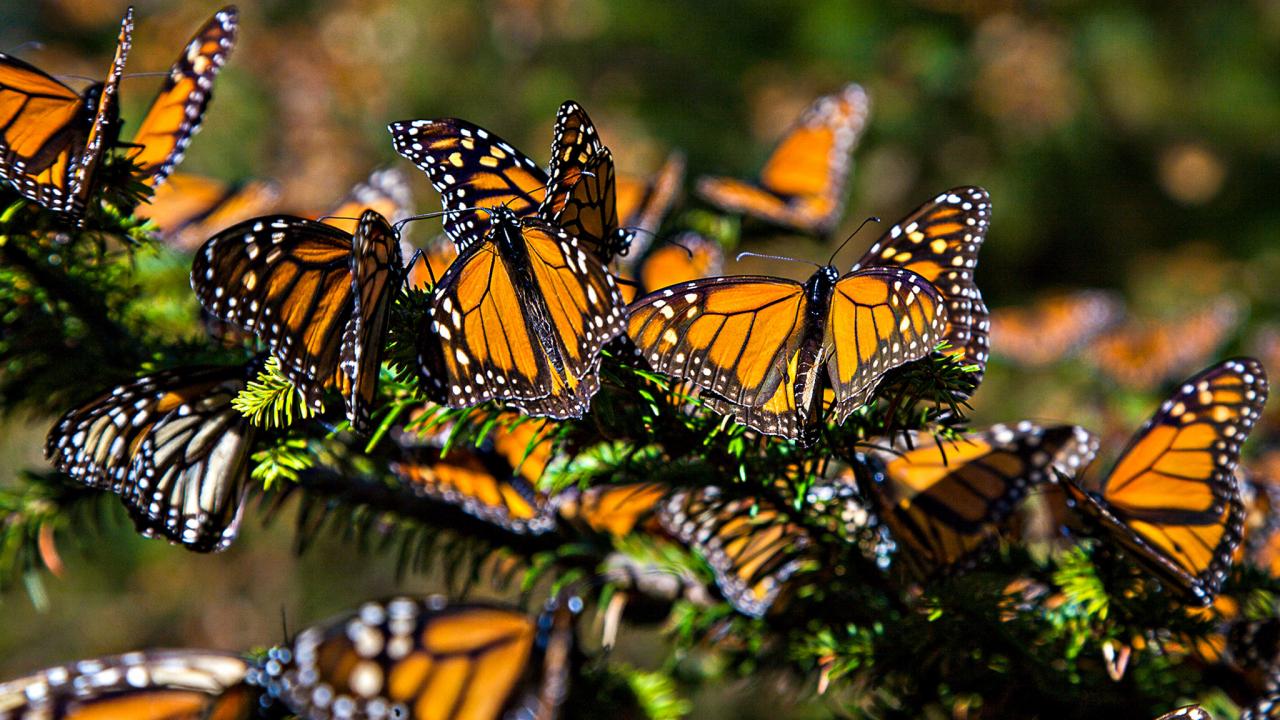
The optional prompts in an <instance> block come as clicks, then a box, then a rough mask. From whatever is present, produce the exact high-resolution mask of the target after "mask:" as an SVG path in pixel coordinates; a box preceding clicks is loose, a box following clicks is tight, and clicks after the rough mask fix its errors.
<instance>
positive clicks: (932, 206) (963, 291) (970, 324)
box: [853, 187, 991, 384]
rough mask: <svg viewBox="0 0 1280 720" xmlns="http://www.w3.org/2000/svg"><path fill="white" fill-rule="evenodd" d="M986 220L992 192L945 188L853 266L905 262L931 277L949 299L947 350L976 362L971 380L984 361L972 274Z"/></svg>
mask: <svg viewBox="0 0 1280 720" xmlns="http://www.w3.org/2000/svg"><path fill="white" fill-rule="evenodd" d="M990 220H991V198H990V196H988V195H987V191H986V190H983V189H982V188H980V187H960V188H954V189H952V190H948V191H947V192H944V193H942V194H940V195H938V196H937V197H935V198H934V199H933V200H930V201H929V202H926V203H924V204H923V205H921V206H920V207H918V208H916V209H915V210H913V211H912V212H911V213H910V214H909V215H907V216H906V217H905V218H903V219H902V220H901V221H899V222H898V223H897V224H895V225H894V226H893V227H891V228H889V231H888V232H886V233H885V234H884V236H882V237H881V238H880V239H879V240H877V241H876V243H875V244H874V245H872V246H871V248H870V249H869V250H867V252H866V254H864V255H863V256H862V259H861V260H859V261H858V263H857V264H856V265H854V266H853V270H854V271H855V272H856V271H858V270H861V269H863V268H874V267H897V268H903V269H904V270H910V271H912V272H914V273H916V274H917V275H919V276H921V277H923V278H924V279H925V280H928V281H929V282H931V283H933V286H934V288H936V289H937V291H938V293H939V294H940V295H941V296H942V299H943V300H944V301H945V302H946V305H947V325H946V328H947V329H946V332H945V334H944V338H945V339H946V341H947V344H948V345H949V346H950V348H951V350H950V351H951V352H954V353H957V354H960V355H961V356H962V357H963V359H964V360H965V361H966V362H968V363H970V364H973V365H976V366H977V367H978V370H977V372H976V373H973V374H972V376H971V379H972V380H973V382H974V383H975V384H976V383H978V382H980V381H981V379H982V373H983V371H984V370H985V368H986V365H987V355H988V350H989V349H990V343H989V342H988V340H987V334H988V332H989V331H990V320H989V317H988V313H987V305H986V303H984V302H983V300H982V293H981V292H979V291H978V286H977V284H976V283H974V280H973V274H974V272H975V271H976V269H977V266H978V251H979V250H980V249H981V248H982V242H983V240H985V239H986V237H987V229H988V228H989V227H990V225H991V222H990Z"/></svg>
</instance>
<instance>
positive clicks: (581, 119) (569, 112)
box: [537, 100, 616, 259]
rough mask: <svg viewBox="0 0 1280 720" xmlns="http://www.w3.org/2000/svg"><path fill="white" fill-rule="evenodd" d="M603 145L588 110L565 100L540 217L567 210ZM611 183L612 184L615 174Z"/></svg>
mask: <svg viewBox="0 0 1280 720" xmlns="http://www.w3.org/2000/svg"><path fill="white" fill-rule="evenodd" d="M603 149H604V145H602V144H601V143H600V136H599V134H598V133H597V132H596V128H595V125H594V124H592V122H591V118H589V117H588V116H587V112H586V111H585V110H583V109H582V106H581V105H579V104H578V103H576V102H574V101H572V100H567V101H565V102H564V103H563V104H562V105H561V106H560V110H559V111H558V112H557V113H556V124H555V129H554V130H553V132H552V137H551V164H550V166H549V167H548V170H547V176H548V178H549V181H548V183H547V189H546V197H544V198H543V200H542V203H541V204H540V205H539V207H538V213H537V214H538V216H539V217H541V218H544V219H554V218H557V217H558V216H559V215H560V214H561V213H562V212H563V211H564V209H565V204H566V203H568V202H569V198H570V195H571V194H572V193H573V191H574V186H575V185H577V184H578V180H579V179H581V178H582V174H583V172H595V171H596V170H595V169H594V168H588V164H590V163H591V162H592V161H593V160H594V159H595V156H596V155H598V154H599V153H600V151H601V150H603ZM609 172H610V174H611V175H612V172H613V164H612V163H610V164H609ZM610 183H611V184H612V177H610ZM615 225H616V216H615ZM565 229H569V228H567V227H566V228H565ZM602 257H604V256H603V255H602ZM606 259H607V258H606Z"/></svg>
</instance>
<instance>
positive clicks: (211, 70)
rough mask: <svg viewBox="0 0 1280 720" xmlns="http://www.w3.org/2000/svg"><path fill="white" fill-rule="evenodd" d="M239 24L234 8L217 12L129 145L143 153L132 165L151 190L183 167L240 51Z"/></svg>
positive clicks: (171, 74)
mask: <svg viewBox="0 0 1280 720" xmlns="http://www.w3.org/2000/svg"><path fill="white" fill-rule="evenodd" d="M238 22H239V12H238V11H237V10H236V8H235V7H234V6H229V7H225V8H223V9H221V10H219V11H217V12H216V13H214V14H213V17H211V18H209V20H208V21H207V22H206V23H205V24H204V26H203V27H201V28H200V30H199V31H197V32H196V34H195V35H194V36H192V38H191V40H190V41H188V42H187V44H186V46H185V47H184V48H183V50H182V54H181V55H179V56H178V59H177V60H176V61H175V62H174V64H173V67H172V68H170V69H169V76H168V77H167V78H165V81H164V85H162V86H161V87H160V92H159V94H157V95H156V99H155V100H153V101H152V103H151V108H150V109H149V110H147V114H146V116H145V117H143V119H142V123H141V124H140V125H139V126H138V132H136V133H134V136H133V141H132V142H131V143H130V144H131V145H135V146H137V147H139V148H140V150H139V151H138V152H137V153H136V154H134V156H133V162H134V164H135V165H136V166H137V167H138V168H139V170H140V171H141V174H142V181H143V182H144V183H146V184H147V185H150V186H152V187H155V186H157V185H160V184H162V183H163V182H164V181H165V178H167V177H169V174H170V173H171V172H173V168H174V167H175V166H176V165H177V164H178V163H179V162H182V156H183V154H184V153H185V152H186V150H187V146H188V145H189V144H190V143H191V138H192V137H193V136H194V135H195V134H196V133H197V132H199V130H200V121H201V120H202V119H203V118H204V112H205V109H206V108H207V107H208V106H209V99H210V97H211V96H212V95H211V94H212V91H213V80H214V78H215V77H217V75H218V72H219V71H221V70H222V66H223V65H225V64H226V62H227V56H228V55H230V54H231V48H232V47H234V46H235V42H236V30H237V23H238Z"/></svg>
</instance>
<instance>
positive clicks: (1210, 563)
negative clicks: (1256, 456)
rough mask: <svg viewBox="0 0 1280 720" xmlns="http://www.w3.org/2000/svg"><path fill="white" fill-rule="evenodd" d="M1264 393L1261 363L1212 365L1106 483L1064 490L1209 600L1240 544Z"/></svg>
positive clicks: (1151, 564) (1192, 594)
mask: <svg viewBox="0 0 1280 720" xmlns="http://www.w3.org/2000/svg"><path fill="white" fill-rule="evenodd" d="M1266 399H1267V379H1266V374H1265V373H1264V372H1263V369H1262V365H1260V364H1259V363H1258V362H1257V361H1256V360H1253V359H1251V358H1237V359H1232V360H1226V361H1223V362H1221V363H1218V364H1217V365H1213V366H1211V367H1209V368H1208V369H1206V370H1204V371H1202V372H1200V373H1199V374H1197V375H1195V376H1194V377H1192V378H1190V379H1188V380H1187V381H1185V382H1184V383H1183V384H1182V385H1181V386H1180V387H1179V388H1178V390H1177V391H1176V392H1174V393H1173V395H1172V396H1170V397H1169V399H1167V400H1165V402H1164V403H1163V404H1162V405H1161V406H1160V408H1159V410H1157V411H1156V413H1155V414H1154V415H1153V416H1152V417H1151V419H1150V420H1148V421H1147V422H1146V424H1144V425H1143V426H1142V427H1141V428H1140V429H1139V430H1138V432H1137V433H1136V434H1135V435H1134V436H1133V438H1132V439H1131V440H1130V441H1129V444H1128V446H1127V447H1126V448H1125V450H1124V451H1123V452H1122V453H1121V455H1120V459H1119V460H1117V461H1116V464H1115V467H1113V468H1112V470H1111V472H1110V473H1109V474H1108V475H1107V476H1106V477H1105V478H1104V479H1102V480H1101V481H1095V482H1088V483H1077V482H1076V481H1074V480H1071V479H1069V478H1064V480H1063V487H1064V488H1065V489H1066V490H1067V493H1068V495H1069V496H1070V498H1071V499H1072V501H1073V502H1074V503H1075V505H1076V506H1077V507H1078V508H1080V509H1082V510H1083V511H1084V512H1085V513H1087V514H1088V515H1089V516H1091V517H1093V518H1094V519H1095V520H1096V521H1097V522H1098V523H1099V524H1100V526H1101V527H1102V529H1103V530H1104V531H1105V532H1106V535H1107V536H1108V537H1110V538H1113V539H1115V540H1116V541H1118V542H1120V543H1121V544H1122V545H1123V546H1124V547H1125V548H1126V549H1128V550H1129V551H1130V552H1131V554H1132V555H1133V557H1134V559H1135V560H1137V561H1138V562H1139V563H1141V564H1142V565H1143V566H1144V567H1146V568H1147V569H1148V570H1150V571H1151V572H1153V573H1155V574H1156V575H1157V576H1158V577H1160V578H1162V579H1164V580H1166V581H1168V582H1169V583H1170V584H1171V586H1172V587H1173V588H1175V589H1177V590H1179V591H1181V592H1182V593H1183V594H1185V595H1187V596H1188V597H1189V598H1191V599H1192V600H1194V601H1195V602H1198V603H1199V604H1201V605H1207V604H1209V603H1210V602H1212V601H1213V598H1214V596H1215V595H1217V593H1218V590H1219V588H1220V587H1221V586H1222V582H1223V581H1224V580H1225V579H1226V575H1227V570H1228V569H1229V568H1230V565H1231V557H1232V554H1233V553H1234V552H1235V550H1236V547H1237V545H1239V543H1240V538H1241V532H1242V525H1243V522H1244V506H1243V503H1242V501H1241V497H1240V488H1239V487H1238V485H1237V483H1236V479H1235V476H1234V473H1235V469H1236V463H1237V462H1238V460H1239V455H1240V445H1241V444H1242V443H1243V442H1244V441H1245V439H1246V438H1247V437H1248V435H1249V430H1250V429H1251V428H1252V427H1253V424H1254V422H1255V421H1256V420H1257V418H1258V414H1259V413H1260V412H1261V410H1262V406H1263V403H1265V402H1266Z"/></svg>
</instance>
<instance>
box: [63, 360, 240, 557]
mask: <svg viewBox="0 0 1280 720" xmlns="http://www.w3.org/2000/svg"><path fill="white" fill-rule="evenodd" d="M257 367H258V366H257V363H251V364H249V365H247V366H233V367H187V368H178V369H174V370H162V371H160V372H157V373H152V374H150V375H145V376H143V377H140V378H138V379H137V380H134V381H133V382H131V383H127V384H125V385H121V386H119V387H116V388H114V389H112V390H111V391H110V392H107V393H105V394H103V395H101V396H99V397H97V398H94V399H93V400H92V401H90V402H88V403H86V404H85V405H83V406H81V407H79V408H76V409H75V410H72V411H70V412H68V413H67V414H65V415H63V416H62V418H61V419H59V420H58V422H57V424H55V425H54V426H53V429H51V430H50V431H49V436H48V439H47V440H46V442H45V457H47V458H49V459H50V460H51V461H52V462H53V464H54V466H55V467H57V468H58V469H59V470H61V471H62V472H65V473H67V474H68V475H70V476H71V477H72V478H74V479H75V480H77V481H79V482H82V483H84V484H85V485H88V486H90V487H95V488H101V489H103V490H109V491H111V492H113V493H115V494H116V495H119V496H120V499H121V501H122V502H124V504H125V507H126V508H128V510H129V514H130V515H131V516H132V517H133V521H134V524H135V525H136V526H137V528H138V531H139V532H141V533H142V534H143V535H146V536H153V535H160V536H163V537H165V538H168V539H169V540H171V541H173V542H177V543H181V544H182V545H183V546H185V547H187V548H188V549H191V550H195V551H197V552H209V551H216V550H222V549H224V548H226V547H227V546H228V545H230V544H231V541H232V540H234V539H235V536H236V532H237V529H238V527H239V524H240V499H241V496H242V495H243V494H244V483H245V476H246V474H247V472H248V462H249V453H250V450H251V448H252V440H253V426H251V425H250V424H249V423H248V422H247V421H246V420H245V419H244V417H243V416H242V415H241V414H240V413H239V412H238V411H237V410H236V409H235V408H233V407H232V406H231V400H232V399H233V398H235V396H236V394H237V393H239V392H240V391H241V390H243V389H244V387H245V384H246V382H247V381H248V380H249V379H250V378H252V377H253V376H254V375H255V374H256V370H257Z"/></svg>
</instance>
